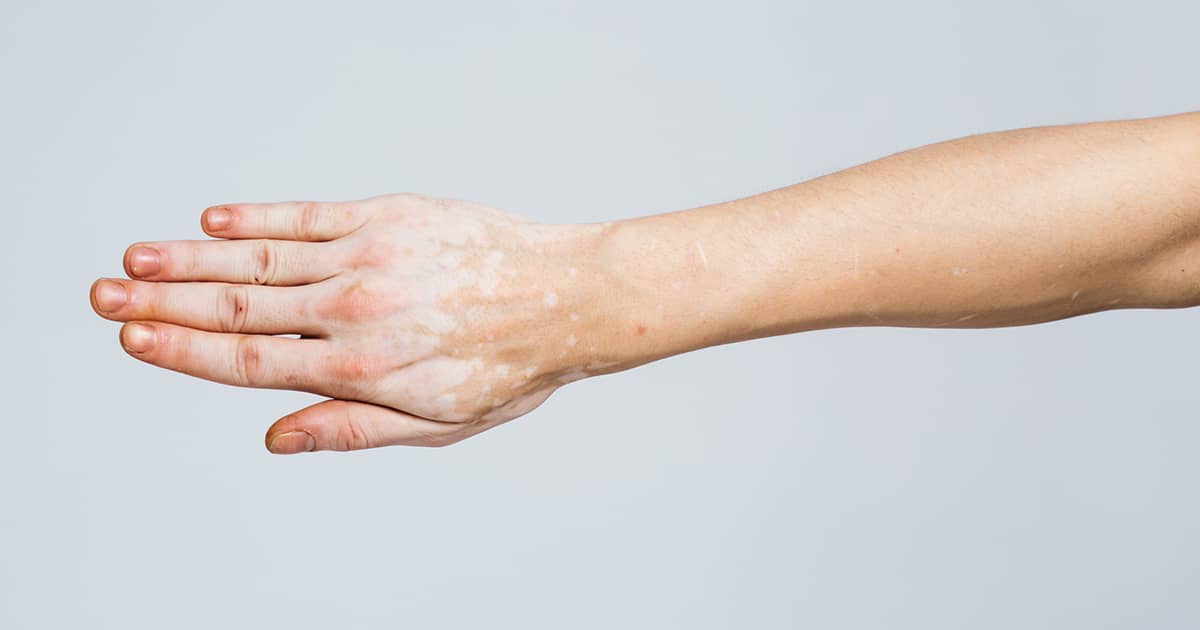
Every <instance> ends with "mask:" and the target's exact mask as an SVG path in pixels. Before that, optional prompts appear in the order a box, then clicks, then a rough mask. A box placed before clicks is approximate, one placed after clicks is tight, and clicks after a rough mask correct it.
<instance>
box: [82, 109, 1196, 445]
mask: <svg viewBox="0 0 1200 630" xmlns="http://www.w3.org/2000/svg"><path fill="white" fill-rule="evenodd" d="M1198 164H1200V119H1198V118H1197V115H1195V114H1189V115H1182V116H1175V117H1167V118H1159V119H1148V120H1140V121H1126V122H1116V123H1101V124H1091V125H1078V126H1066V127H1052V128H1042V129H1029V130H1020V131H1011V132H1006V133H999V134H989V135H982V136H976V137H971V138H965V139H961V140H956V141H953V142H948V143H943V144H939V145H933V146H929V147H924V148H921V149H917V150H914V151H909V152H906V153H901V154H898V155H894V156H891V157H888V158H885V159H882V160H879V161H876V162H872V163H869V164H866V165H863V166H859V167H856V168H852V169H848V170H846V171H842V172H839V173H836V174H833V175H829V176H826V177H821V178H818V179H815V180H812V181H810V182H806V183H803V184H798V185H796V186H792V187H789V188H785V189H781V190H776V191H772V192H768V193H764V194H762V195H758V196H755V197H750V198H746V199H742V200H738V201H732V202H728V203H722V204H717V205H714V206H708V207H704V208H699V209H695V210H690V211H686V212H677V213H670V214H663V215H657V216H651V217H645V218H640V219H635V220H631V221H623V222H617V223H611V224H600V225H586V226H546V225H539V224H536V223H532V222H528V221H524V220H521V219H519V218H516V217H513V216H511V215H508V214H505V213H503V212H500V211H497V210H493V209H490V208H486V207H484V206H479V205H476V204H470V203H466V202H458V201H449V200H442V199H433V198H428V197H422V196H418V195H394V196H389V197H380V198H375V199H369V200H363V201H357V202H345V203H283V204H234V205H228V206H218V207H214V208H210V209H209V210H207V211H206V212H205V214H204V217H203V219H202V223H203V225H204V228H205V231H206V232H207V233H208V234H210V235H211V236H214V237H217V238H220V239H226V240H218V241H167V242H157V243H142V244H138V245H135V246H133V247H131V248H130V250H129V251H128V252H127V253H126V258H125V266H126V272H127V274H128V275H129V277H130V279H129V280H125V279H108V280H101V281H98V282H97V283H96V284H95V285H94V286H93V290H92V303H93V307H94V308H95V309H96V311H97V312H98V313H100V314H101V315H102V316H104V317H106V318H109V319H112V320H115V321H122V322H130V323H128V324H126V326H125V327H124V328H123V329H122V334H121V339H122V344H123V345H124V347H125V349H126V350H127V351H128V352H129V353H130V354H132V355H133V356H135V357H137V358H139V359H142V360H144V361H147V362H149V363H152V364H154V365H158V366H161V367H165V368H168V369H173V370H177V371H181V372H185V373H188V374H192V375H195V376H199V377H202V378H207V379H210V380H215V381H218V382H223V383H229V384H235V385H243V386H252V387H274V388H286V389H297V390H303V391H310V392H314V393H318V394H322V395H325V396H328V397H330V398H331V400H328V401H325V402H322V403H319V404H317V405H314V406H312V407H309V408H307V409H304V410H301V411H299V412H297V413H294V414H291V415H289V416H286V417H284V418H283V419H281V420H279V421H278V422H276V423H275V424H274V425H273V426H272V427H271V429H270V430H269V431H268V433H267V442H268V448H269V449H270V450H272V451H273V452H280V453H289V452H298V451H305V450H314V449H336V450H349V449H357V448H367V447H372V446H383V445H389V444H419V445H440V444H449V443H452V442H455V441H457V440H460V439H463V438H465V437H467V436H470V435H473V434H475V433H478V432H480V431H483V430H485V429H487V428H490V427H492V426H495V425H498V424H500V423H503V422H506V421H508V420H511V419H513V418H516V417H518V416H520V415H523V414H524V413H527V412H528V411H530V410H532V409H533V408H534V407H536V406H537V405H538V404H540V403H541V402H542V401H544V400H545V399H546V397H547V396H549V395H550V394H551V393H553V392H554V391H555V390H556V389H557V388H558V387H561V386H562V385H564V384H566V383H569V382H571V381H574V380H578V379H580V378H584V377H586V376H591V375H595V374H601V373H607V372H614V371H618V370H622V369H627V368H630V367H633V366H636V365H639V364H642V363H646V362H649V361H653V360H656V359H659V358H662V357H666V356H670V355H673V354H678V353H681V352H687V351H689V350H694V349H697V348H701V347H706V346H710V345H716V344H722V343H730V342H735V341H739V340H744V339H750V338H755V337H764V336H769V335H776V334H784V333H790V332H797V331H803V330H813V329H818V328H829V327H837V326H931V327H940V326H958V327H985V326H1008V325H1018V324H1026V323H1032V322H1039V321H1048V320H1052V319H1058V318H1063V317H1070V316H1073V315H1079V314H1083V313H1089V312H1094V311H1099V310H1105V309H1111V308H1134V307H1177V306H1190V305H1193V304H1197V303H1200V268H1198V266H1197V265H1196V262H1198V261H1200V169H1198V168H1197V165H1198ZM279 333H298V334H299V335H301V338H299V339H289V338H281V337H275V336H270V335H274V334H279Z"/></svg>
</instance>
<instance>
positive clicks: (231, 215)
mask: <svg viewBox="0 0 1200 630" xmlns="http://www.w3.org/2000/svg"><path fill="white" fill-rule="evenodd" d="M366 208H367V204H366V203H365V202H358V201H349V202H342V203H329V202H319V201H287V202H282V203H234V204H224V205H220V206H213V207H211V208H208V209H207V210H205V211H204V214H203V215H202V216H201V218H200V225H201V226H202V227H203V228H204V231H205V233H207V234H208V235H210V236H215V237H217V238H278V239H286V240H293V241H331V240H333V239H336V238H341V237H343V236H346V235H347V234H349V233H351V232H353V231H354V230H357V229H358V228H359V227H361V226H362V225H363V224H364V223H366V221H367V218H368V212H367V210H366Z"/></svg>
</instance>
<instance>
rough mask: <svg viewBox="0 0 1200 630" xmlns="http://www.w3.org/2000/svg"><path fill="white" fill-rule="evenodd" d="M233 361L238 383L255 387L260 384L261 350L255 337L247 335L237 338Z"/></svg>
mask: <svg viewBox="0 0 1200 630" xmlns="http://www.w3.org/2000/svg"><path fill="white" fill-rule="evenodd" d="M233 360H234V374H235V375H236V378H237V381H238V382H239V383H242V384H244V385H256V384H258V383H261V382H262V380H263V379H262V376H263V357H262V348H261V346H260V345H259V343H258V340H257V339H256V338H255V337H253V336H249V335H247V336H244V337H240V338H238V341H237V347H236V349H235V351H234V359H233Z"/></svg>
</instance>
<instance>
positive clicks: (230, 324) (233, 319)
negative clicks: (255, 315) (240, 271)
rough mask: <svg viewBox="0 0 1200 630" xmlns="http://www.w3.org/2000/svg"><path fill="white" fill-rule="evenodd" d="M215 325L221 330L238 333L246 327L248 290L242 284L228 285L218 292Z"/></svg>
mask: <svg viewBox="0 0 1200 630" xmlns="http://www.w3.org/2000/svg"><path fill="white" fill-rule="evenodd" d="M218 297H219V303H218V305H217V325H218V327H219V328H220V331H221V332H227V333H240V332H242V331H244V330H245V329H246V321H247V319H248V312H249V310H250V291H249V289H248V288H247V287H245V286H243V285H236V284H235V285H230V286H227V287H224V288H222V289H221V291H220V293H219V294H218Z"/></svg>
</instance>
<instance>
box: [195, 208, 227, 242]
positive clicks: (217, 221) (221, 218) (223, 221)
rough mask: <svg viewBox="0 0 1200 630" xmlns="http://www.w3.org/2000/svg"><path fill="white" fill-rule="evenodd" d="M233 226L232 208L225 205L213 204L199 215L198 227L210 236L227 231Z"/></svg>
mask: <svg viewBox="0 0 1200 630" xmlns="http://www.w3.org/2000/svg"><path fill="white" fill-rule="evenodd" d="M232 226H233V210H231V209H230V208H229V207H227V206H213V207H211V208H208V209H206V210H205V211H204V213H203V214H201V215H200V227H201V228H202V229H203V230H204V231H205V233H207V234H209V235H210V236H217V235H219V234H223V233H226V232H228V231H229V229H230V227H232Z"/></svg>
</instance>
